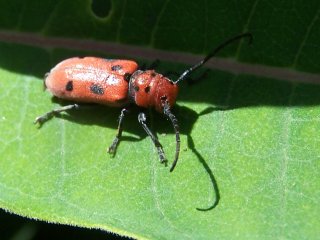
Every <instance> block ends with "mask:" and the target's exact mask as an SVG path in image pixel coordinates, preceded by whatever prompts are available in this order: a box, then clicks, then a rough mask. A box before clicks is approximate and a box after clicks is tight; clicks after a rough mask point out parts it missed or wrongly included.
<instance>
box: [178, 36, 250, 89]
mask: <svg viewBox="0 0 320 240" xmlns="http://www.w3.org/2000/svg"><path fill="white" fill-rule="evenodd" d="M245 37H248V38H249V44H251V43H252V34H251V33H242V34H240V35H237V36H235V37H233V38H230V39H228V40H227V41H225V42H223V43H222V44H220V45H219V46H218V47H216V48H215V49H213V50H212V52H211V53H209V54H208V55H207V56H206V57H205V58H204V59H202V60H201V61H200V62H198V63H197V64H195V65H193V66H192V67H190V68H189V69H187V70H186V71H184V72H183V73H182V74H181V75H180V77H179V78H178V79H177V80H176V81H175V82H174V83H175V84H177V83H178V82H179V81H181V80H184V79H185V78H186V77H187V76H188V75H189V74H190V73H192V72H193V71H194V70H196V69H198V68H199V67H201V66H202V65H203V64H205V63H206V62H207V61H208V60H209V59H210V58H212V57H213V56H215V55H216V54H217V53H218V52H219V51H220V50H221V49H223V48H224V47H226V46H227V45H229V44H230V43H233V42H234V41H237V40H239V39H241V38H245Z"/></svg>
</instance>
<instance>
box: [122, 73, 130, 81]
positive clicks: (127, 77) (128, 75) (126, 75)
mask: <svg viewBox="0 0 320 240" xmlns="http://www.w3.org/2000/svg"><path fill="white" fill-rule="evenodd" d="M123 77H124V80H126V81H127V82H129V81H130V78H131V74H130V73H125V74H124V76H123Z"/></svg>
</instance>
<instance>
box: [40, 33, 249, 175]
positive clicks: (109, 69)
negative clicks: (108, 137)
mask: <svg viewBox="0 0 320 240" xmlns="http://www.w3.org/2000/svg"><path fill="white" fill-rule="evenodd" d="M244 37H248V38H249V43H251V42H252V35H251V34H250V33H243V34H240V35H237V36H235V37H233V38H230V39H228V40H227V41H225V42H223V43H222V44H221V45H219V46H218V47H216V48H215V49H213V50H212V52H211V53H209V54H208V55H207V56H206V57H205V58H204V59H202V60H201V61H200V62H198V63H197V64H195V65H193V66H192V67H190V68H189V69H187V70H185V71H184V72H183V73H182V74H181V75H180V76H179V77H178V79H177V80H176V81H172V80H170V79H169V78H167V77H165V76H163V75H161V74H159V73H157V72H155V71H154V70H144V71H142V70H139V69H138V64H137V63H136V62H134V61H130V60H117V59H103V58H96V57H85V58H69V59H66V60H64V61H62V62H60V63H59V64H57V65H56V66H55V67H54V68H53V69H51V71H50V72H49V73H48V74H46V76H45V80H44V85H45V87H46V88H47V89H48V90H49V91H50V92H51V93H52V94H53V95H54V96H56V97H58V98H62V99H68V100H72V101H75V102H90V103H98V104H103V105H107V106H116V107H126V106H128V105H129V104H130V103H133V104H135V105H137V106H139V107H142V108H155V109H156V111H158V112H163V113H164V114H165V115H166V116H167V117H168V118H169V119H170V121H171V123H172V125H173V128H174V131H175V135H176V152H175V158H174V161H173V163H172V165H171V168H170V172H172V171H173V169H174V168H175V166H176V164H177V161H178V159H179V152H180V134H179V125H178V120H177V118H176V117H175V115H174V114H173V113H172V112H171V108H172V107H173V105H174V104H175V102H176V97H177V94H178V85H177V84H178V82H180V81H182V80H184V79H186V78H187V77H188V76H189V75H190V73H192V72H193V71H195V70H196V69H198V68H199V67H201V66H202V65H203V64H204V63H206V62H207V61H208V60H209V59H211V58H212V57H213V56H215V55H216V54H217V53H218V52H219V51H220V50H221V49H222V48H224V47H225V46H227V45H229V44H230V43H232V42H234V41H236V40H239V39H242V38H244ZM79 107H80V106H79V105H78V104H71V105H67V106H64V107H61V108H58V109H54V110H52V111H50V112H47V113H45V114H44V115H42V116H39V117H37V118H36V119H35V121H34V123H39V124H42V123H43V122H45V121H46V120H48V119H49V118H52V117H53V116H55V114H57V113H60V112H65V111H68V110H71V109H78V108H79ZM126 112H127V109H126V108H123V109H122V110H121V114H120V117H119V123H118V130H117V135H116V137H115V138H114V140H113V142H112V144H111V146H110V147H109V149H108V152H109V153H115V151H116V148H117V146H118V143H119V140H120V137H121V135H122V123H123V119H124V116H125V113H126ZM138 121H139V123H140V124H141V125H142V127H143V129H144V130H145V132H146V133H147V134H148V135H149V136H150V138H151V139H152V141H153V144H154V145H155V147H156V148H157V150H158V155H159V158H160V162H161V163H165V162H166V158H165V155H164V152H163V149H162V145H161V143H160V142H159V141H158V139H157V138H156V137H155V135H154V134H153V133H152V132H151V130H150V129H149V128H148V126H147V124H146V115H145V114H144V113H143V112H141V113H139V115H138Z"/></svg>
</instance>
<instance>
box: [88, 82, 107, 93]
mask: <svg viewBox="0 0 320 240" xmlns="http://www.w3.org/2000/svg"><path fill="white" fill-rule="evenodd" d="M90 91H91V92H92V93H94V94H97V95H103V94H104V90H103V87H101V86H100V85H98V84H92V85H91V86H90Z"/></svg>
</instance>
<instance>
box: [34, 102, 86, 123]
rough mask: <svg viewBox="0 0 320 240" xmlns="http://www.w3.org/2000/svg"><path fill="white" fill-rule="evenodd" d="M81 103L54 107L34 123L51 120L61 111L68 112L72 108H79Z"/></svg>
mask: <svg viewBox="0 0 320 240" xmlns="http://www.w3.org/2000/svg"><path fill="white" fill-rule="evenodd" d="M79 107H80V106H79V105H78V104H71V105H67V106H63V107H61V108H57V109H53V110H52V111H50V112H47V113H45V114H43V115H41V116H39V117H37V118H36V119H35V120H34V122H33V123H34V124H36V123H39V124H40V125H41V124H42V123H44V122H45V121H47V120H49V119H50V118H52V117H54V116H55V115H56V114H58V113H61V112H66V111H69V110H72V109H79Z"/></svg>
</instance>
